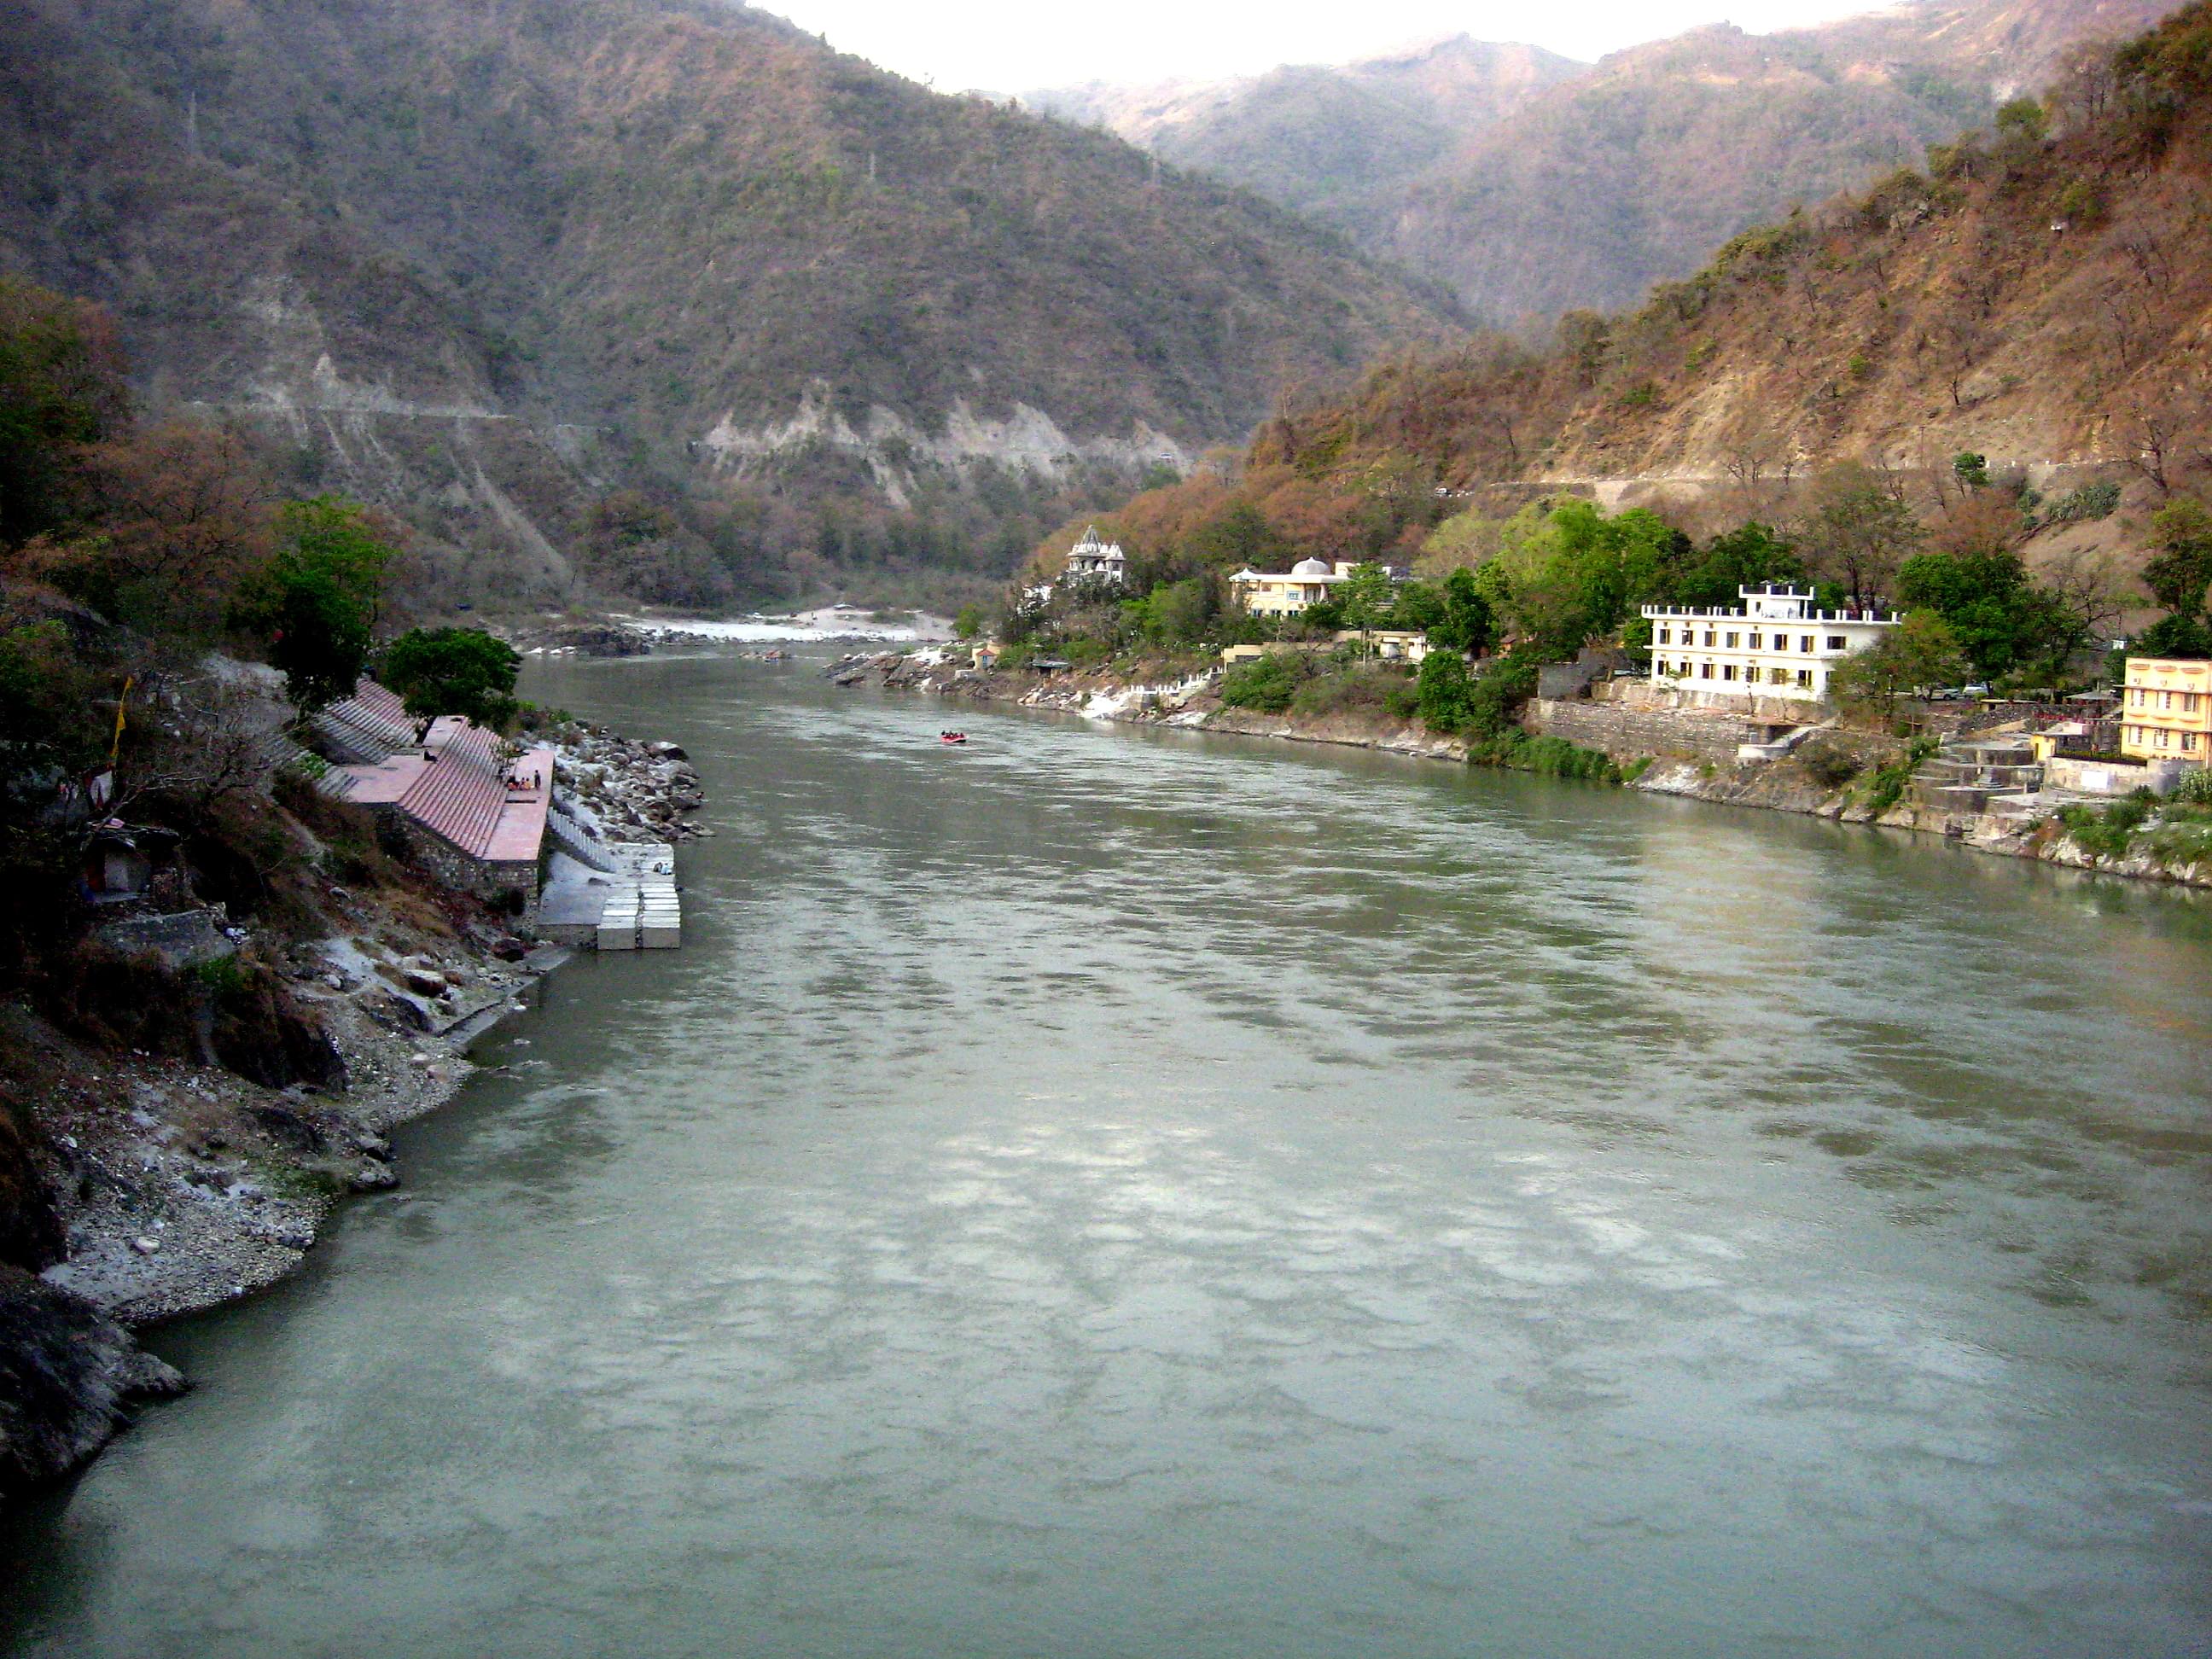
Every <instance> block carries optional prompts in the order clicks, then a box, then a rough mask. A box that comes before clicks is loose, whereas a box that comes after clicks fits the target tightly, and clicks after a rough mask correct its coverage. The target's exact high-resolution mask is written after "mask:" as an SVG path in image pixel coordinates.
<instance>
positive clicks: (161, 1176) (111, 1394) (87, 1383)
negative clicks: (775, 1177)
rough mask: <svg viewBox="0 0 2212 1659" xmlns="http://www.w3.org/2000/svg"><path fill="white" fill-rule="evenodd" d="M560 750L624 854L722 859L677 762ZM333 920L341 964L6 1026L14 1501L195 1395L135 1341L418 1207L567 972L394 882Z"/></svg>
mask: <svg viewBox="0 0 2212 1659" xmlns="http://www.w3.org/2000/svg"><path fill="white" fill-rule="evenodd" d="M555 741H556V755H557V757H558V764H559V766H560V767H561V768H562V769H564V770H563V772H562V777H561V781H562V783H563V785H564V786H567V787H573V788H574V789H575V790H576V791H577V792H578V793H580V794H581V795H582V796H583V797H584V798H585V799H586V800H587V801H588V802H589V807H588V811H590V813H591V814H592V817H594V819H595V820H596V821H597V822H598V823H601V824H603V825H605V831H606V834H607V836H608V838H609V839H611V840H616V841H623V840H653V841H662V842H673V841H680V840H684V839H688V838H690V837H692V836H700V835H710V834H712V833H713V831H712V830H711V829H708V827H707V826H705V825H703V824H701V823H697V822H696V820H695V819H694V818H693V817H691V816H690V815H691V814H692V813H694V812H696V810H697V809H698V808H699V807H700V806H701V805H702V804H703V802H704V799H705V797H704V793H703V791H702V789H701V787H700V785H699V780H698V775H697V774H696V771H694V770H693V769H692V768H691V766H690V763H689V761H688V759H687V758H686V757H684V753H683V751H682V750H680V749H678V748H676V747H675V745H673V744H647V743H641V742H637V741H635V740H634V739H629V738H623V737H620V736H618V735H617V734H614V733H612V732H606V731H605V730H604V729H603V728H599V727H596V726H586V725H584V724H582V723H571V725H570V726H568V727H567V728H566V729H565V730H564V731H563V732H562V733H560V734H558V735H557V737H556V739H555ZM295 829H296V832H297V833H299V834H301V835H302V836H309V837H312V834H313V832H312V831H309V830H308V829H307V828H306V826H305V825H304V824H300V825H296V826H295ZM306 850H307V853H308V855H309V856H310V857H311V858H312V859H313V860H316V861H319V862H326V861H327V860H325V859H324V854H323V849H321V848H307V849H306ZM313 902H314V905H315V908H316V909H317V911H318V912H319V915H320V918H321V921H322V923H323V926H324V927H326V928H327V930H328V931H327V932H326V933H325V934H324V935H323V936H321V937H319V938H313V939H305V940H302V939H300V938H298V937H297V936H296V934H295V935H294V936H292V937H289V938H287V937H285V936H283V934H281V933H278V932H276V931H275V930H256V929H252V928H239V929H234V930H233V931H234V933H236V934H237V935H238V936H239V937H238V940H237V954H236V955H235V956H234V957H223V958H222V959H221V960H220V961H219V962H217V963H199V964H192V963H162V962H161V961H159V960H158V959H156V958H155V957H153V956H151V955H148V954H145V953H140V954H138V955H136V956H130V955H125V956H117V957H99V958H97V960H98V961H99V963H101V964H102V967H101V971H102V972H104V973H106V975H108V978H107V979H106V981H100V982H99V983H94V984H88V986H87V987H85V989H84V991H83V993H82V997H81V998H80V1001H81V1003H82V1017H81V1018H75V1019H73V1020H71V1021H70V1028H69V1029H64V1025H63V1024H60V1023H58V1021H57V1019H55V1018H48V1017H46V1015H42V1014H41V1013H40V1012H35V1011H34V1010H33V1009H32V1008H31V1007H30V1006H24V1005H17V1006H5V1007H0V1079H4V1081H3V1082H0V1264H7V1263H12V1264H15V1265H10V1266H0V1492H6V1491H9V1490H13V1489H20V1488H22V1487H25V1486H31V1485H35V1484H37V1483H39V1482H40V1481H42V1480H50V1479H52V1478H53V1477H55V1476H57V1475H58V1474H62V1473H64V1472H65V1471H66V1470H67V1469H68V1468H70V1467H72V1466H73V1465H74V1464H75V1463H76V1462H79V1461H81V1460H82V1458H83V1457H85V1456H87V1455H90V1453H91V1452H92V1451H94V1450H95V1449H98V1447H99V1446H100V1445H101V1444H102V1443H105V1442H106V1439H107V1438H108V1437H110V1436H112V1434H113V1433H115V1432H116V1431H118V1429H119V1428H120V1427H121V1426H122V1425H124V1423H125V1422H126V1421H127V1420H128V1418H129V1416H130V1414H131V1410H132V1409H133V1401H136V1400H137V1399H141V1398H144V1397H147V1396H149V1395H161V1394H165V1393H173V1392H175V1391H176V1390H177V1389H181V1388H182V1387H184V1386H185V1383H184V1379H182V1378H181V1377H179V1376H177V1374H176V1373H175V1372H174V1371H173V1370H171V1369H170V1368H169V1367H167V1366H166V1365H164V1364H161V1362H160V1361H159V1360H157V1359H155V1358H152V1357H151V1356H149V1355H148V1354H146V1353H144V1352H143V1351H141V1350H140V1349H139V1348H138V1347H137V1345H136V1343H135V1341H134V1340H133V1339H132V1337H131V1334H130V1333H131V1328H136V1327H142V1326H145V1325H147V1324H149V1323H151V1322H156V1321H159V1320H162V1319H167V1318H172V1317H175V1316H179V1315H184V1314H189V1313H193V1312H197V1311H200V1310H205V1309H208V1308H211V1307H215V1306H217V1305H219V1304H222V1303H225V1302H228V1301H233V1300H235V1299H237V1298H238V1297H244V1296H246V1295H250V1294H252V1292H253V1291H258V1290H260V1289H263V1288H264V1287H266V1286H268V1285H271V1284H274V1283H275V1282H276V1281H277V1280H278V1279H282V1278H283V1277H284V1276H285V1275H287V1274H288V1273H291V1272H292V1271H293V1270H294V1269H295V1268H296V1267H298V1266H299V1265H300V1263H301V1261H302V1260H303V1259H304V1258H305V1256H306V1254H307V1251H308V1250H309V1249H312V1248H313V1245H314V1243H315V1240H316V1237H317V1236H318V1234H319V1231H320V1230H321V1229H322V1228H323V1226H324V1225H325V1224H326V1223H327V1222H328V1220H329V1218H330V1217H331V1212H333V1211H334V1210H335V1209H336V1207H337V1205H338V1204H339V1202H340V1201H341V1200H343V1198H344V1197H346V1196H347V1195H348V1194H354V1193H364V1192H374V1191H379V1190H381V1189H384V1188H390V1187H392V1186H394V1185H396V1184H397V1183H398V1171H397V1170H396V1169H395V1167H394V1165H393V1162H392V1147H391V1143H390V1141H389V1139H387V1137H388V1135H389V1133H390V1131H391V1130H392V1127H394V1126H395V1125H397V1124H399V1123H402V1122H404V1121H407V1120H408V1119H410V1118H412V1117H415V1116H417V1115H421V1114H422V1113H424V1112H427V1111H429V1110H431V1109H434V1108H435V1107H438V1106H440V1105H442V1104H444V1103H446V1102H447V1101H448V1100H450V1099H451V1098H452V1097H453V1095H454V1094H455V1093H456V1092H457V1091H459V1088H460V1087H461V1085H462V1084H463V1083H465V1081H466V1080H467V1079H468V1078H469V1077H470V1076H471V1074H473V1073H474V1072H475V1070H476V1067H475V1066H474V1065H473V1063H472V1062H471V1060H469V1058H468V1054H467V1049H468V1048H469V1046H470V1045H471V1043H472V1042H474V1040H475V1039H476V1038H477V1036H480V1035H482V1034H483V1031H484V1030H487V1029H488V1028H489V1026H490V1025H491V1024H495V1022H497V1021H498V1020H500V1019H501V1018H505V1017H507V1016H508V1015H510V1014H513V1013H514V1012H519V1011H520V1010H522V1009H523V1008H525V1007H526V1006H529V1004H530V1003H531V1001H532V1000H533V998H534V996H535V994H536V990H537V987H538V982H539V981H540V980H541V979H542V978H543V977H544V975H545V974H547V973H549V972H550V971H551V970H552V969H555V968H556V967H558V966H559V965H560V964H561V963H562V962H564V961H566V960H567V959H568V953H567V952H566V951H562V950H559V949H557V948H556V947H552V946H550V945H535V944H533V943H532V941H531V940H529V939H525V938H521V937H519V936H517V935H516V934H514V933H511V932H509V931H507V927H505V925H504V924H503V923H502V922H501V921H500V920H499V919H498V918H496V917H495V916H493V915H489V914H488V913H487V912H485V911H484V910H483V908H481V907H480V906H478V905H477V903H476V902H474V901H472V900H469V899H466V898H464V897H462V896H459V895H457V894H454V893H452V892H449V891H447V890H443V889H441V888H439V887H438V886H436V885H435V884H433V883H432V882H431V881H430V880H429V879H428V877H427V876H426V875H425V874H424V873H423V872H418V871H414V870H410V869H406V868H403V867H401V866H394V865H392V864H390V863H389V862H388V861H386V860H380V859H374V858H372V859H370V860H368V863H367V865H366V866H364V867H363V870H362V875H361V878H358V879H356V880H355V881H353V882H352V883H351V884H329V885H325V886H324V887H322V888H320V889H319V890H318V891H317V892H316V893H315V894H314V895H313ZM131 995H136V996H137V997H139V998H142V999H152V1000H168V1001H174V1002H179V1003H184V1004H189V1005H191V1006H196V1007H197V1008H199V1009H200V1013H199V1014H198V1015H197V1017H196V1018H197V1020H198V1023H199V1024H200V1026H201V1027H202V1028H204V1029H203V1030H202V1034H201V1037H200V1038H199V1039H198V1040H197V1041H195V1040H194V1039H193V1038H192V1037H191V1035H190V1032H189V1030H185V1031H184V1032H183V1033H182V1035H181V1036H180V1028H179V1025H178V1024H177V1022H176V1021H174V1020H168V1021H163V1022H156V1023H155V1024H146V1023H145V1022H143V1021H137V1020H134V1018H132V1017H131V1015H130V1014H129V1013H128V1012H125V1011H121V1010H118V1009H117V1008H116V1007H114V1006H112V1004H113V1003H114V1001H115V1000H116V999H118V997H125V996H131ZM233 1004H239V1005H247V1004H250V1005H252V1009H249V1010H248V1012H249V1013H253V1014H254V1018H258V1024H254V1023H253V1021H252V1019H249V1020H248V1022H247V1023H248V1025H249V1026H250V1027H251V1029H252V1030H253V1031H255V1032H258V1033H260V1034H261V1035H260V1036H258V1037H257V1038H256V1039H255V1041H254V1042H247V1043H246V1044H245V1045H243V1046H242V1047H241V1046H240V1045H239V1044H236V1043H225V1042H222V1040H221V1039H222V1032H223V1030H225V1022H227V1021H230V1022H234V1020H235V1014H234V1010H233V1008H232V1006H231V1005H233ZM255 1010H258V1013H254V1011H255ZM186 1024H187V1025H189V1024H190V1021H187V1022H186ZM156 1031H158V1036H156V1035H155V1032H156ZM210 1031H211V1032H213V1033H214V1036H215V1038H216V1039H217V1040H216V1041H212V1042H211V1041H210V1040H208V1035H207V1034H208V1033H209V1032H210ZM103 1038H104V1039H106V1040H102V1039H103ZM162 1039H167V1041H163V1040H162ZM257 1043H258V1045H259V1046H258V1047H257V1046H256V1044H257ZM180 1045H181V1050H182V1051H181V1052H179V1046H180ZM27 1268H28V1269H36V1270H38V1271H37V1273H36V1276H35V1277H34V1276H33V1273H31V1272H27V1271H25V1269H27Z"/></svg>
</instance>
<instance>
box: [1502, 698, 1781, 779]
mask: <svg viewBox="0 0 2212 1659" xmlns="http://www.w3.org/2000/svg"><path fill="white" fill-rule="evenodd" d="M1521 724H1522V726H1523V727H1525V728H1526V729H1527V730H1528V732H1530V733H1531V734H1532V735H1534V736H1536V737H1540V738H1565V740H1566V741H1567V742H1569V743H1571V744H1575V745H1576V746H1577V747H1578V748H1582V749H1595V750H1600V751H1601V752H1602V753H1604V754H1605V755H1607V756H1609V757H1611V758H1612V759H1613V760H1616V761H1627V760H1635V759H1638V758H1641V757H1644V756H1646V755H1680V756H1683V757H1688V758H1690V759H1693V760H1705V761H1712V762H1716V763H1721V764H1725V765H1729V766H1733V765H1735V750H1736V745H1737V744H1740V743H1741V742H1742V741H1743V740H1744V722H1743V720H1742V718H1741V716H1738V717H1736V718H1735V719H1726V718H1721V717H1718V716H1717V715H1715V714H1711V713H1705V712H1699V711H1696V710H1692V709H1683V708H1635V707H1632V706H1629V705H1627V704H1624V703H1615V702H1588V701H1585V700H1583V699H1579V698H1577V699H1575V700H1572V701H1566V700H1559V701H1553V700H1548V699H1543V698H1538V699H1534V700H1532V701H1531V702H1529V704H1528V708H1527V709H1526V711H1525V712H1524V713H1523V714H1522V717H1521Z"/></svg>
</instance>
